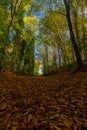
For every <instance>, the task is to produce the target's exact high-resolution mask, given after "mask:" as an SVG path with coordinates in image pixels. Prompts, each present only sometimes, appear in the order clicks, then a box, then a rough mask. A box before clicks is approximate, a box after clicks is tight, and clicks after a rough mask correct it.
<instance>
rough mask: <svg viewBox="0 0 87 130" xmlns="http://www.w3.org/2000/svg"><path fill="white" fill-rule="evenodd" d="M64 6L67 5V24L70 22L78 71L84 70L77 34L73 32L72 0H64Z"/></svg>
mask: <svg viewBox="0 0 87 130" xmlns="http://www.w3.org/2000/svg"><path fill="white" fill-rule="evenodd" d="M63 1H64V4H65V9H66V18H67V22H68V26H69V31H70V37H71V41H72V45H73V48H74V52H75V56H76V60H77V64H78V69H82V68H83V64H82V59H81V55H80V52H79V49H78V46H77V43H76V38H75V34H74V31H73V26H72V21H71V12H70V11H71V10H70V9H71V6H70V0H68V1H67V0H63Z"/></svg>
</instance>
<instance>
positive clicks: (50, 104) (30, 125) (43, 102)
mask: <svg viewBox="0 0 87 130" xmlns="http://www.w3.org/2000/svg"><path fill="white" fill-rule="evenodd" d="M83 129H84V130H87V72H79V73H76V74H70V73H69V72H67V73H62V74H57V75H52V76H46V77H43V76H30V77H27V76H23V77H22V76H16V75H13V74H11V73H0V130H83Z"/></svg>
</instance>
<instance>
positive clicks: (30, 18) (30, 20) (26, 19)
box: [23, 16, 37, 24]
mask: <svg viewBox="0 0 87 130" xmlns="http://www.w3.org/2000/svg"><path fill="white" fill-rule="evenodd" d="M23 20H24V23H25V24H29V23H32V22H35V21H37V18H36V16H32V17H24V19H23Z"/></svg>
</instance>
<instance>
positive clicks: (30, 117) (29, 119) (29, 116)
mask: <svg viewBox="0 0 87 130" xmlns="http://www.w3.org/2000/svg"><path fill="white" fill-rule="evenodd" d="M32 119H33V116H32V114H29V115H28V122H30V121H31V120H32Z"/></svg>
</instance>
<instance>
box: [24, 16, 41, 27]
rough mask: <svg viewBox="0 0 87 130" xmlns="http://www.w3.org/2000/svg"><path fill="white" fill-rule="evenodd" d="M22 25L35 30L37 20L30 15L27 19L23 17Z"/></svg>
mask: <svg viewBox="0 0 87 130" xmlns="http://www.w3.org/2000/svg"><path fill="white" fill-rule="evenodd" d="M23 21H24V24H25V25H27V26H29V27H30V28H31V29H36V28H37V27H38V22H39V19H37V17H36V16H34V15H32V16H29V17H24V19H23Z"/></svg>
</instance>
